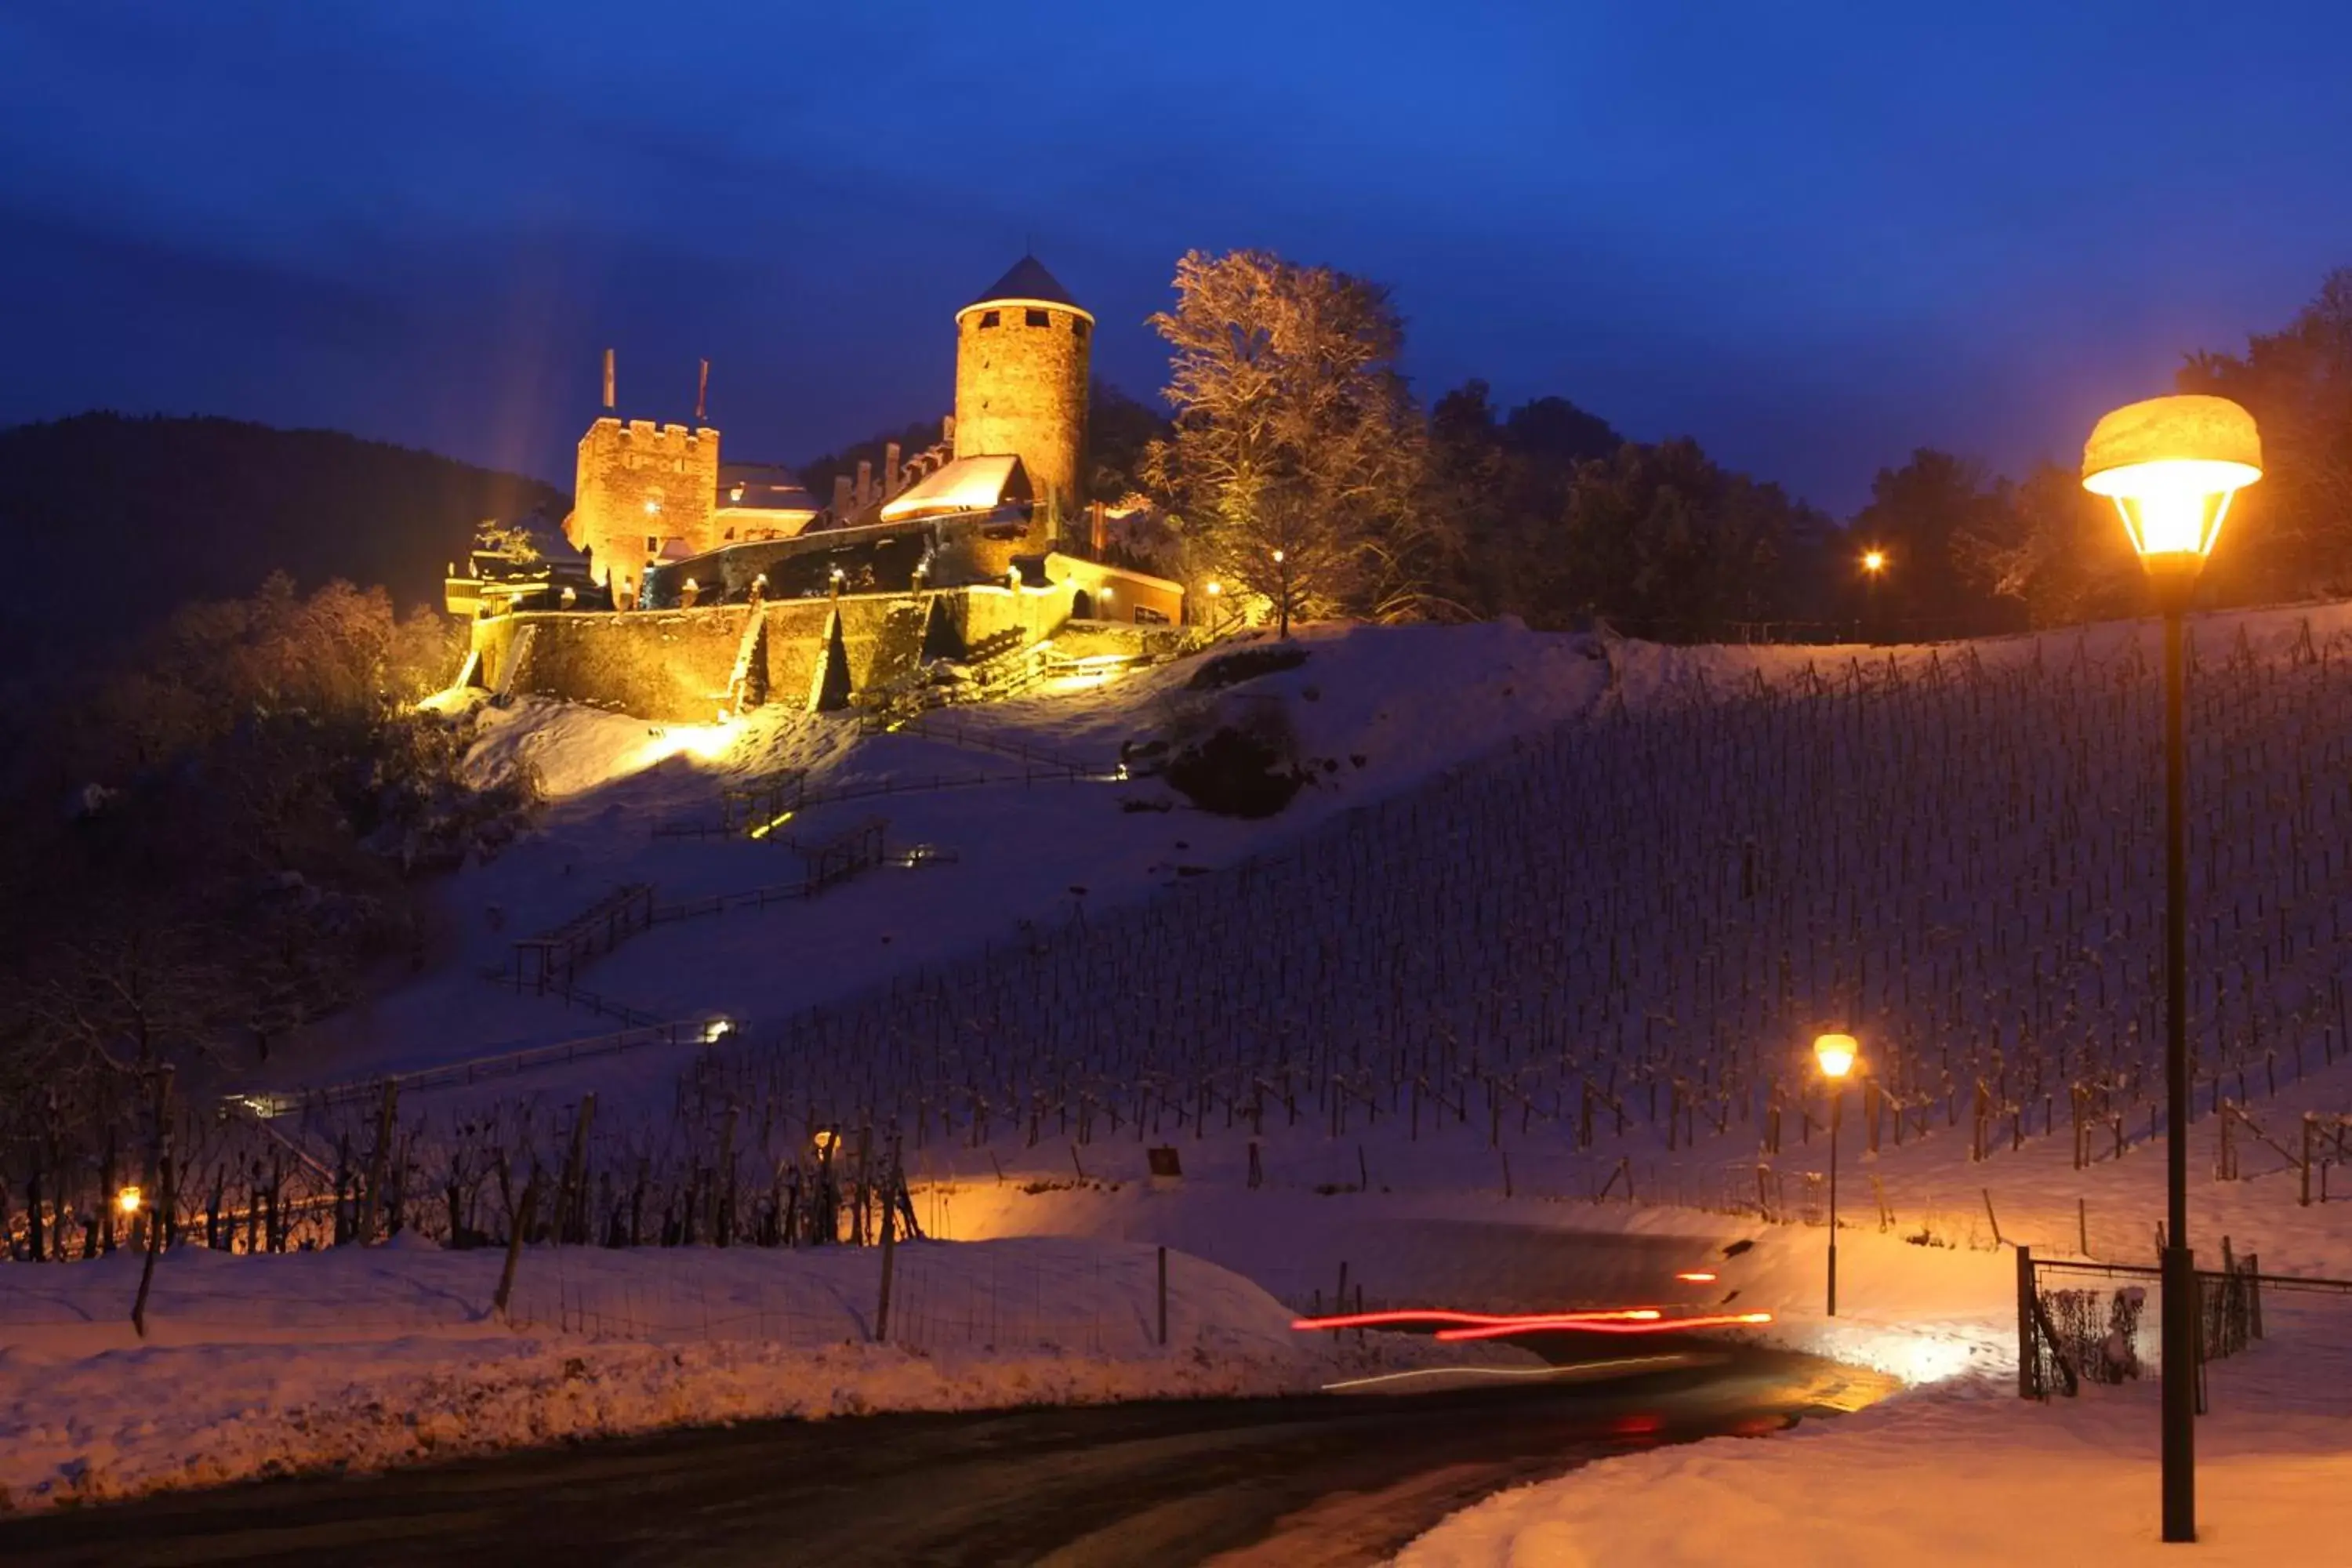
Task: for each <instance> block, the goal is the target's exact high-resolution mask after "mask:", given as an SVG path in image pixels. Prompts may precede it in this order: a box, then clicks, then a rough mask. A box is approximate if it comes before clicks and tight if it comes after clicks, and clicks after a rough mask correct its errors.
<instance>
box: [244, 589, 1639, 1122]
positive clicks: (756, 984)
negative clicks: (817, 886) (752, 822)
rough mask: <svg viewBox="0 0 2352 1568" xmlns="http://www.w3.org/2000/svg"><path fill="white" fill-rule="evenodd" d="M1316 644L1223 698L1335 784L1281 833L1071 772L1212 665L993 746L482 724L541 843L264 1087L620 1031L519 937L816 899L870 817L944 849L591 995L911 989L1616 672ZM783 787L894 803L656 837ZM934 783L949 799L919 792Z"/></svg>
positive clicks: (1151, 721) (1467, 751)
mask: <svg viewBox="0 0 2352 1568" xmlns="http://www.w3.org/2000/svg"><path fill="white" fill-rule="evenodd" d="M1299 642H1300V645H1301V646H1302V647H1304V648H1305V649H1306V650H1307V654H1308V658H1307V661H1306V662H1305V663H1304V664H1303V665H1301V666H1299V667H1298V668H1295V669H1291V670H1287V671H1284V672H1281V673H1278V674H1274V675H1268V676H1264V677H1261V678H1259V679H1255V680H1253V681H1250V682H1247V683H1246V684H1245V686H1244V687H1242V688H1239V689H1236V690H1234V691H1229V692H1226V693H1223V694H1222V699H1223V700H1236V701H1237V700H1251V701H1268V702H1275V703H1279V704H1280V705H1282V706H1283V707H1284V708H1285V709H1286V710H1287V711H1288V712H1289V713H1290V715H1291V716H1292V721H1293V724H1294V726H1295V728H1296V730H1297V735H1298V742H1299V750H1300V752H1301V753H1302V754H1303V756H1304V757H1305V758H1306V759H1307V760H1308V761H1310V762H1311V763H1315V764H1317V765H1315V766H1314V767H1313V768H1312V770H1311V771H1312V773H1313V779H1312V782H1311V783H1310V784H1308V785H1307V788H1306V789H1305V791H1304V793H1303V794H1302V795H1300V796H1299V797H1298V798H1297V800H1295V801H1294V802H1293V803H1292V805H1291V806H1290V807H1289V809H1288V810H1286V811H1285V812H1284V813H1283V814H1282V815H1281V816H1278V817H1276V818H1273V819H1270V820H1267V821H1261V822H1245V821H1241V820H1238V819H1234V818H1230V817H1222V816H1212V815H1209V814H1206V813H1203V812H1200V811H1197V810H1194V809H1192V807H1190V806H1189V805H1186V804H1185V803H1183V801H1182V799H1181V796H1178V795H1174V794H1173V792H1171V791H1170V790H1168V789H1167V788H1166V787H1165V786H1164V785H1162V784H1159V783H1157V782H1153V781H1149V780H1139V781H1135V782H1130V783H1118V782H1116V781H1115V780H1113V781H1109V782H1076V783H1073V782H1067V781H1066V778H1065V777H1063V776H1062V774H1061V773H1059V772H1057V770H1056V769H1055V767H1054V765H1053V764H1054V763H1055V762H1056V761H1060V762H1069V763H1078V764H1080V765H1082V766H1083V767H1085V768H1087V769H1088V770H1092V771H1098V772H1100V773H1104V774H1112V773H1116V771H1117V769H1118V764H1119V762H1120V754H1119V753H1120V747H1121V745H1122V743H1124V742H1129V741H1133V740H1138V739H1143V738H1148V737H1150V736H1151V735H1153V734H1155V733H1157V732H1158V731H1160V730H1161V729H1162V728H1163V727H1164V726H1165V725H1166V724H1167V723H1168V722H1169V721H1170V720H1171V716H1172V715H1174V714H1176V713H1178V712H1180V711H1182V710H1186V709H1188V708H1192V707H1198V706H1200V705H1202V703H1204V702H1209V701H1214V700H1220V698H1219V696H1216V695H1213V696H1210V697H1202V696H1198V695H1195V694H1192V693H1189V692H1188V691H1187V690H1186V686H1187V683H1188V682H1190V681H1191V680H1192V679H1193V678H1194V677H1195V676H1196V675H1197V674H1198V672H1199V671H1200V669H1201V668H1202V664H1203V663H1204V659H1202V658H1190V659H1184V660H1180V661H1178V662H1176V663H1173V664H1171V665H1167V666H1163V667H1160V668H1152V669H1147V670H1144V671H1141V672H1139V673H1137V674H1134V675H1131V676H1128V677H1125V678H1122V679H1113V680H1110V681H1108V682H1106V683H1103V684H1100V685H1095V686H1091V687H1083V686H1082V687H1080V688H1079V689H1074V690H1071V691H1068V692H1064V693H1055V694H1046V695H1038V696H1032V697H1026V698H1023V699H1019V700H1013V701H1009V702H1004V703H1001V704H995V705H991V706H987V707H982V708H973V709H959V710H950V712H949V713H947V714H945V715H942V716H941V718H940V720H939V721H936V722H935V723H934V725H933V726H932V728H933V730H934V731H938V732H955V733H959V734H967V735H970V736H971V737H973V738H975V740H976V741H977V742H981V744H974V745H959V744H953V743H950V742H946V741H943V740H937V739H930V738H926V737H925V736H924V735H922V734H918V733H913V732H909V733H898V734H879V735H861V734H860V733H859V729H858V725H857V722H856V720H855V719H854V718H850V717H846V716H840V715H812V714H806V713H800V712H786V711H784V710H782V709H780V708H772V709H766V710H757V711H755V712H754V713H752V714H751V715H749V716H747V717H746V718H745V719H744V720H742V721H740V723H738V724H735V725H730V726H718V725H710V726H682V725H668V726H665V725H655V724H648V723H646V721H642V720H636V719H631V718H628V717H626V716H625V715H619V714H614V713H609V712H604V711H601V710H594V709H588V708H581V707H575V706H571V705H566V704H560V703H552V702H546V701H526V702H522V703H519V704H518V705H517V706H516V707H514V708H513V709H510V710H488V711H487V712H486V713H485V714H484V724H485V727H486V731H487V732H486V735H485V738H484V739H483V740H482V741H481V742H479V744H478V748H477V752H476V754H475V756H474V758H473V765H474V766H475V767H476V768H478V770H479V771H480V772H481V773H483V774H484V775H486V776H492V775H497V774H499V773H503V772H505V771H506V770H509V769H511V768H514V767H517V766H520V765H528V766H529V767H530V768H531V769H533V770H534V771H535V772H536V773H537V775H538V777H539V778H540V780H541V785H542V787H543V788H544V789H546V790H547V791H548V792H549V793H550V794H551V795H553V796H554V797H555V799H554V804H553V805H552V806H551V809H550V810H549V811H548V812H547V813H546V814H545V816H544V817H543V819H542V821H541V825H540V826H539V828H538V830H537V831H535V832H533V833H531V834H530V835H528V836H526V837H525V838H524V839H523V840H522V841H521V842H520V843H519V844H517V845H516V846H515V847H512V848H511V849H509V851H508V852H507V853H506V854H504V855H502V856H501V857H500V858H499V859H497V860H496V861H494V862H492V863H491V864H489V865H487V866H477V867H471V868H467V870H466V871H464V872H463V873H461V874H460V875H458V876H457V878H455V879H453V880H452V881H451V882H450V884H449V885H448V886H447V887H446V889H444V890H443V892H442V895H441V904H442V907H443V910H444V911H445V915H446V920H445V931H444V940H443V942H442V943H441V944H440V946H439V948H438V949H437V951H436V953H435V955H434V963H432V965H431V967H430V969H429V970H428V972H427V973H423V974H420V975H418V976H415V978H413V979H411V980H409V981H408V982H407V983H406V984H403V985H401V986H399V987H397V988H395V989H394V990H392V991H391V992H390V993H389V994H383V995H380V996H378V997H376V998H375V999H373V1001H372V1002H371V1003H370V1004H368V1005H366V1006H364V1007H362V1008H361V1009H358V1010H356V1011H354V1012H353V1013H352V1014H350V1015H347V1016H343V1017H341V1018H337V1019H334V1020H331V1021H330V1022H329V1023H328V1024H326V1025H325V1026H321V1027H320V1028H318V1029H316V1030H313V1031H312V1032H311V1033H310V1035H308V1036H307V1037H303V1038H300V1039H298V1040H297V1041H295V1042H293V1044H292V1045H291V1046H290V1047H286V1048H284V1049H282V1050H281V1051H280V1052H278V1055H277V1057H276V1058H275V1059H273V1060H272V1061H271V1062H270V1063H269V1064H268V1068H267V1070H266V1071H263V1072H261V1073H259V1074H257V1075H256V1076H255V1078H254V1079H253V1080H252V1081H253V1084H254V1085H255V1086H257V1087H260V1086H266V1087H270V1088H288V1087H292V1086H296V1085H301V1084H318V1083H320V1082H328V1081H335V1080H340V1079H355V1078H361V1077H364V1076H367V1075H369V1074H373V1073H378V1072H383V1071H386V1070H404V1069H413V1068H421V1067H427V1066H432V1065H434V1064H436V1063H440V1062H446V1061H453V1060H462V1059H465V1058H471V1057H480V1056H486V1055H491V1054H495V1053H498V1052H501V1051H507V1050H512V1049H516V1048H518V1047H526V1046H532V1045H538V1044H542V1043H545V1042H548V1041H554V1040H561V1039H564V1038H567V1037H576V1036H583V1035H590V1034H595V1033H599V1032H601V1031H603V1030H604V1029H605V1028H609V1027H614V1026H615V1025H613V1024H611V1023H609V1022H606V1021H600V1020H599V1019H598V1018H597V1017H596V1016H592V1015H587V1014H583V1013H580V1012H575V1011H567V1010H566V1008H565V1007H564V1006H563V1005H562V1004H561V1003H556V1002H550V1001H546V1000H542V999H540V998H537V997H522V998H518V997H516V996H514V995H513V994H511V993H508V994H501V993H500V992H499V991H497V990H496V989H494V988H493V987H491V986H490V985H489V984H487V983H486V982H485V981H484V979H483V978H482V975H483V973H484V972H485V971H488V970H497V969H499V968H501V967H506V966H509V965H510V963H511V961H512V943H513V942H514V940H515V939H516V938H518V937H522V936H528V935H530V934H531V933H533V932H536V931H541V930H545V929H547V928H550V927H551V926H554V925H556V924H558V923H560V922H561V921H563V920H564V919H565V918H567V917H568V916H570V915H572V914H573V913H574V912H576V911H577V910H581V909H583V908H585V907H586V906H588V905H589V904H591V903H593V901H595V900H596V899H597V898H598V897H600V896H601V895H603V894H604V892H606V891H607V890H608V889H611V888H613V887H614V886H616V885H618V884H622V883H630V882H639V883H647V884H650V885H651V886H652V887H653V888H654V889H655V896H656V901H657V902H658V903H660V904H662V905H677V904H687V903H691V902H692V901H694V900H707V899H708V898H709V897H710V896H711V895H713V894H727V893H734V892H740V891H745V890H749V889H758V888H761V887H765V886H771V885H774V884H779V883H784V882H789V881H794V880H797V879H799V878H800V877H801V875H802V867H801V861H800V858H798V856H796V855H795V854H794V853H793V850H792V849H791V848H790V847H788V845H787V844H786V843H785V842H784V840H785V839H787V838H788V837H789V838H791V839H793V840H796V841H799V842H811V841H814V840H817V839H821V838H824V837H826V836H827V835H829V834H832V833H835V832H837V831H840V830H842V829H844V828H845V827H847V826H851V825H853V824H855V823H856V822H857V821H859V820H861V819H864V818H866V817H869V816H881V817H884V818H886V819H887V821H888V823H889V832H888V841H889V843H890V844H891V845H892V846H893V847H896V848H898V849H900V850H902V851H903V850H904V849H906V848H908V847H914V846H918V845H920V846H928V847H931V848H933V849H936V850H938V851H940V855H941V858H940V859H937V860H932V861H929V862H927V863H925V864H923V865H922V866H920V867H919V868H911V869H910V868H905V867H903V866H895V867H892V868H887V869H886V870H883V871H881V872H878V873H876V874H873V875H870V876H868V877H866V878H865V879H860V880H858V881H856V882H853V883H851V884H849V885H846V886H845V887H843V888H841V889H837V890H835V891H834V892H832V893H830V894H828V895H827V896H826V897H825V898H824V899H823V900H819V901H815V902H811V903H805V904H803V903H799V902H793V903H787V904H772V905H770V906H769V907H768V908H767V909H765V910H760V911H758V912H730V913H727V914H724V915H713V916H709V917H707V918H700V919H691V920H686V921H678V922H677V923H675V924H667V925H664V926H661V927H659V928H657V929H656V930H654V931H650V932H648V933H646V934H645V935H643V936H640V937H638V938H636V939H635V940H634V941H632V942H630V943H629V944H628V945H627V946H626V947H625V948H624V949H623V950H622V951H620V952H616V953H614V954H613V955H612V956H610V957H608V958H604V959H601V960H599V961H598V962H597V963H595V964H594V965H593V967H592V968H591V969H589V970H588V971H587V972H585V973H583V976H582V984H583V985H585V986H587V987H588V988H590V989H592V990H593V991H594V992H596V993H597V994H600V995H603V996H606V997H609V998H611V999H613V1000H614V1001H616V1002H619V1003H621V1004H624V1005H626V1006H628V1007H629V1008H631V1009H633V1010H635V1011H637V1012H640V1013H645V1014H650V1015H655V1016H660V1017H663V1018H665V1019H667V1018H702V1017H709V1016H713V1015H724V1016H730V1017H734V1018H739V1019H746V1020H751V1021H754V1022H756V1023H758V1024H761V1025H766V1026H773V1025H776V1024H779V1023H781V1022H782V1020H783V1019H784V1018H786V1017H788V1016H791V1015H792V1014H793V1013H795V1012H797V1011H799V1010H800V1009H803V1008H805V1007H807V1006H809V1005H813V1004H816V1003H822V1002H827V1001H832V1000H835V999H839V998H841V997H844V996H846V995H849V994H854V993H856V992H857V991H859V990H862V989H864V988H866V987H868V986H871V985H873V984H877V982H884V981H887V979H888V978H889V977H891V976H892V975H894V974H900V973H907V972H909V971H912V970H915V969H917V968H919V967H921V966H924V965H936V964H939V963H943V962H948V961H951V960H955V959H960V958H962V957H963V956H965V955H966V954H968V953H974V952H981V951H982V950H984V949H986V948H989V947H991V946H996V947H1003V946H1004V945H1007V944H1010V943H1016V942H1026V941H1029V940H1031V939H1032V934H1033V933H1034V931H1035V930H1036V929H1037V928H1038V927H1041V926H1043V927H1051V928H1058V927H1060V926H1062V925H1065V924H1066V923H1067V922H1069V921H1073V920H1074V919H1076V918H1079V917H1080V915H1081V914H1083V915H1084V916H1086V917H1088V918H1097V917H1099V916H1101V915H1103V914H1105V913H1107V912H1108V911H1110V910H1116V909H1117V908H1118V907H1119V906H1121V905H1123V904H1129V903H1132V902H1135V901H1137V900H1143V899H1147V898H1149V897H1150V896H1151V895H1153V894H1155V893H1157V892H1159V891H1160V890H1161V889H1165V888H1166V887H1168V886H1169V885H1170V884H1171V883H1172V882H1174V881H1176V880H1178V879H1180V878H1181V877H1188V876H1192V875H1196V874H1197V873H1198V872H1200V871H1201V870H1203V869H1207V868H1222V867H1227V866H1231V865H1234V864H1235V863H1236V862H1238V861H1240V860H1242V859H1243V858H1246V857H1248V856H1250V855H1253V854H1258V853H1263V852H1265V851H1266V850H1268V849H1270V848H1272V847H1276V846H1277V845H1279V844H1282V843H1284V842H1287V841H1290V840H1293V839H1296V838H1297V837H1298V836H1299V835H1301V834H1302V833H1305V832H1307V831H1309V830H1311V829H1312V828H1314V827H1315V826H1318V825H1319V824H1321V823H1323V822H1325V821H1327V820H1328V819H1329V817H1330V816H1332V815H1334V814H1335V813H1338V812H1340V811H1344V810H1346V809H1348V808H1349V807H1351V806H1357V805H1364V804H1366V803H1369V802H1373V801H1378V800H1381V799H1384V798H1388V797H1391V796H1393V795H1396V794H1398V793H1399V792H1401V791H1404V790H1408V789H1410V788H1412V786H1414V785H1416V784H1420V783H1422V782H1423V781H1424V780H1426V779H1427V778H1428V777H1429V776H1431V775H1432V774H1433V773H1435V772H1437V771H1438V770H1440V769H1442V768H1444V767H1445V766H1448V765H1451V764H1453V763H1459V762H1461V761H1463V760H1464V759H1465V758H1467V757H1471V756H1475V755H1478V754H1480V753H1481V752H1486V751H1487V750H1490V749H1491V748H1493V747H1494V746H1496V745H1497V744H1501V743H1506V742H1508V741H1509V740H1510V739H1512V738H1513V737H1515V736H1522V735H1528V734H1532V733H1536V732H1538V731H1543V730H1546V729H1549V728H1550V727H1552V726H1554V725H1556V724H1558V723H1559V722H1561V721H1564V720H1567V719H1570V718H1572V717H1574V716H1575V715H1577V714H1579V713H1581V712H1584V711H1586V710H1589V709H1590V708H1591V706H1592V705H1593V704H1594V703H1595V702H1596V701H1598V700H1600V699H1601V696H1602V694H1603V692H1604V691H1605V689H1606V688H1607V683H1608V678H1609V671H1610V665H1609V664H1608V662H1607V660H1606V659H1605V658H1602V657H1601V652H1602V650H1601V647H1600V645H1599V644H1598V643H1597V642H1594V641H1592V640H1591V639H1587V638H1581V637H1554V636H1547V635H1543V634H1538V633H1531V632H1528V631H1527V630H1526V629H1525V628H1524V627H1520V626H1515V625H1511V624H1507V623H1496V624H1490V625H1483V626H1461V627H1412V628H1402V629H1391V630H1380V629H1373V628H1366V627H1349V626H1328V627H1312V628H1307V630H1306V631H1305V632H1304V633H1303V634H1302V636H1301V637H1300V638H1299ZM983 745H984V746H985V747H986V748H987V749H982V746H983ZM1023 751H1025V752H1028V753H1029V757H1030V760H1024V758H1023V757H1022V756H1020V755H1018V754H1016V753H1018V752H1023ZM785 769H800V770H804V771H805V773H806V787H807V788H808V789H810V790H811V791H819V792H832V793H840V792H854V791H859V790H877V791H880V790H888V791H893V792H895V793H887V794H875V795H868V796H866V797H864V798H855V799H846V800H839V801H836V802H835V803H833V804H830V805H821V806H818V807H815V808H814V809H811V810H808V811H805V812H803V813H802V814H800V815H799V816H797V817H796V818H795V819H794V820H793V822H792V823H791V824H790V825H789V826H788V827H787V828H785V829H783V830H781V831H779V832H778V833H776V834H774V835H772V836H771V837H767V838H764V839H761V840H760V841H756V842H755V841H752V840H749V839H746V838H742V837H734V838H728V837H710V838H705V839H698V838H693V837H655V834H654V829H655V827H656V825H670V826H677V825H684V824H692V823H698V822H710V823H716V822H717V821H718V820H719V814H720V800H719V796H720V791H721V790H722V789H723V788H724V787H726V786H728V785H730V784H743V783H746V782H748V781H751V780H755V779H758V778H761V777H765V776H769V775H772V774H774V773H778V772H780V771H782V770H785ZM975 779H986V780H991V781H993V782H991V783H986V784H972V783H970V782H969V781H972V780H975ZM934 783H947V784H950V785H951V786H952V787H945V788H936V789H935V788H928V787H925V786H927V785H929V784H934ZM950 857H951V858H950ZM567 1081H571V1080H567ZM582 1081H585V1080H582Z"/></svg>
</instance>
